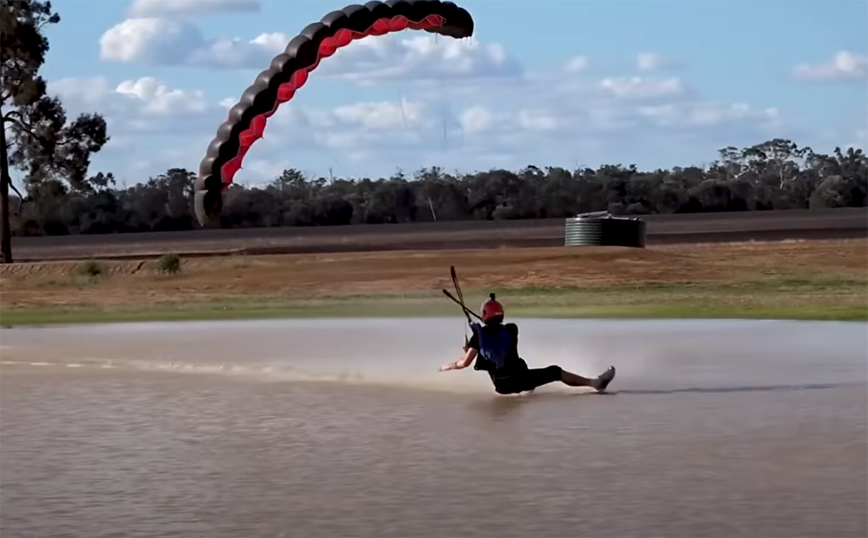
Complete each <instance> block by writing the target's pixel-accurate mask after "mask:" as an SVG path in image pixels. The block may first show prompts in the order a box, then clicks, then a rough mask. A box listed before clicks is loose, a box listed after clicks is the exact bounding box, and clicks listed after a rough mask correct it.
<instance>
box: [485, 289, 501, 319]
mask: <svg viewBox="0 0 868 538" xmlns="http://www.w3.org/2000/svg"><path fill="white" fill-rule="evenodd" d="M490 297H491V299H489V300H487V301H485V302H484V303H483V304H482V322H483V323H488V322H489V321H493V320H494V319H495V318H500V319H503V305H501V304H500V303H498V302H497V301H496V300H495V299H494V294H493V293H492V294H491V295H490Z"/></svg>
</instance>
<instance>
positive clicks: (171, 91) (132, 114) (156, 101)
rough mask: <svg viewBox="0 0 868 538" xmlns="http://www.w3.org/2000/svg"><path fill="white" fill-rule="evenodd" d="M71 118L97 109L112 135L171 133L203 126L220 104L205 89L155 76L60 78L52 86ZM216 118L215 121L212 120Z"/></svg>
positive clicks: (218, 109)
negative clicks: (169, 82) (113, 79)
mask: <svg viewBox="0 0 868 538" xmlns="http://www.w3.org/2000/svg"><path fill="white" fill-rule="evenodd" d="M48 92H49V93H50V94H52V95H57V96H59V97H60V98H61V100H62V101H63V104H64V106H66V108H67V109H68V115H69V116H70V117H73V116H76V115H78V114H80V113H83V112H97V113H100V114H102V115H103V116H104V117H105V118H106V122H107V124H108V129H109V134H110V135H111V134H113V133H121V134H122V135H123V134H143V133H153V132H157V133H170V132H177V131H179V130H182V131H183V130H184V128H185V125H186V124H187V123H188V122H194V124H193V125H191V127H193V128H195V127H196V126H197V125H201V123H200V122H201V120H202V119H204V118H207V117H208V116H209V115H211V116H212V117H213V114H214V113H215V112H219V111H220V107H219V106H217V105H215V104H213V103H209V102H208V101H207V100H206V98H205V95H204V93H203V92H201V91H197V90H181V89H175V88H170V87H169V86H167V85H166V84H164V83H162V82H160V81H159V80H156V79H154V78H152V77H142V78H138V79H134V80H125V81H123V82H121V83H120V84H117V85H112V84H110V83H109V81H108V80H107V79H105V78H103V77H97V78H91V79H60V80H56V81H52V82H51V83H49V85H48ZM212 121H213V120H212Z"/></svg>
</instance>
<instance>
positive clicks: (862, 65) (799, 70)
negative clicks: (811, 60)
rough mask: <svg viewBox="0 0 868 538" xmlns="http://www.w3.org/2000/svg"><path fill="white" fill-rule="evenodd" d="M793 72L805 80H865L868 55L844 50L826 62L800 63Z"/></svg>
mask: <svg viewBox="0 0 868 538" xmlns="http://www.w3.org/2000/svg"><path fill="white" fill-rule="evenodd" d="M793 74H794V75H795V76H796V77H797V78H800V79H803V80H820V81H829V80H863V79H865V78H868V56H865V55H863V54H858V53H855V52H850V51H846V50H842V51H839V52H838V53H836V54H835V56H834V57H832V59H830V60H829V61H827V62H825V63H821V64H814V65H812V64H807V63H801V64H798V65H796V66H795V67H793Z"/></svg>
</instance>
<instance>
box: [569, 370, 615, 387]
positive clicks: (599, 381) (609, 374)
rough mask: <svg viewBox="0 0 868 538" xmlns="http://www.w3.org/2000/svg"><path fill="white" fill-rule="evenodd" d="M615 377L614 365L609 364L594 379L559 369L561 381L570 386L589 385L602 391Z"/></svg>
mask: <svg viewBox="0 0 868 538" xmlns="http://www.w3.org/2000/svg"><path fill="white" fill-rule="evenodd" d="M613 379H615V367H614V366H609V369H608V370H606V371H605V372H603V373H602V374H600V375H599V377H596V378H594V379H589V378H587V377H582V376H580V375H578V374H574V373H572V372H568V371H566V370H563V369H562V370H561V382H562V383H564V384H565V385H569V386H571V387H591V388H592V389H595V390H598V391H603V390H606V387H608V386H609V383H611V382H612V380H613Z"/></svg>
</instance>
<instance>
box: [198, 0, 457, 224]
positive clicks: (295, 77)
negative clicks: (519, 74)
mask: <svg viewBox="0 0 868 538" xmlns="http://www.w3.org/2000/svg"><path fill="white" fill-rule="evenodd" d="M403 30H423V31H426V32H430V33H436V34H440V35H443V36H446V37H451V38H455V39H460V38H465V37H470V36H472V35H473V19H472V18H471V16H470V14H469V13H468V12H467V11H466V10H465V9H463V8H460V7H458V6H457V5H455V4H454V3H452V2H443V1H441V0H389V1H387V2H380V1H374V2H368V3H367V4H365V5H358V4H354V5H350V6H347V7H345V8H344V9H342V10H340V11H333V12H331V13H329V14H327V15H326V16H325V17H323V18H322V19H321V20H320V22H316V23H313V24H310V25H308V26H307V27H305V28H304V30H302V31H301V32H300V33H299V34H298V35H297V36H296V37H295V38H293V39H292V40H291V41H290V42H289V44H288V45H287V46H286V50H285V51H284V52H282V53H281V54H278V55H277V56H275V57H274V59H273V60H272V61H271V65H270V66H269V68H268V69H266V70H265V71H263V72H261V73H260V74H259V75H258V76H257V77H256V79H255V80H254V82H253V84H252V85H251V86H250V87H249V88H247V89H246V90H245V91H244V93H243V94H242V95H241V98H240V99H239V100H238V103H237V104H236V105H235V106H233V107H232V108H231V109H230V110H229V114H228V117H227V119H226V121H225V122H223V124H222V125H220V127H219V128H218V129H217V135H216V136H215V137H214V139H213V140H212V141H211V143H210V144H209V145H208V149H207V151H206V154H205V158H204V159H202V162H201V163H200V165H199V177H198V178H197V179H196V184H195V189H194V190H195V210H196V218H197V219H198V220H199V223H200V224H201V225H204V224H205V222H207V221H208V220H210V219H211V218H212V217H214V216H216V215H217V214H219V212H220V209H221V208H222V202H223V200H222V193H223V190H224V189H226V188H227V187H228V186H229V185H230V184H231V183H232V180H233V178H234V176H235V173H236V172H238V170H239V169H240V168H241V163H242V161H243V160H244V156H245V154H246V153H247V151H248V150H249V149H250V147H251V146H252V145H253V143H254V142H256V141H257V140H258V139H260V138H262V135H263V133H264V132H265V127H266V124H267V123H268V118H270V117H271V116H272V115H274V113H275V112H276V111H277V108H278V107H279V106H280V105H281V104H282V103H285V102H287V101H289V100H291V99H292V98H293V97H294V96H295V93H296V92H297V91H298V90H299V89H301V88H302V87H303V86H304V85H305V83H307V80H308V76H309V74H310V72H312V71H313V70H314V69H316V68H317V66H318V65H319V63H320V61H322V60H323V59H324V58H328V57H330V56H332V55H334V54H335V53H336V52H337V51H338V49H340V48H341V47H346V46H347V45H349V44H350V43H352V42H353V41H355V40H359V39H363V38H365V37H368V36H380V35H384V34H387V33H390V32H400V31H403Z"/></svg>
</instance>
